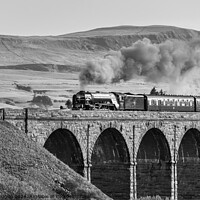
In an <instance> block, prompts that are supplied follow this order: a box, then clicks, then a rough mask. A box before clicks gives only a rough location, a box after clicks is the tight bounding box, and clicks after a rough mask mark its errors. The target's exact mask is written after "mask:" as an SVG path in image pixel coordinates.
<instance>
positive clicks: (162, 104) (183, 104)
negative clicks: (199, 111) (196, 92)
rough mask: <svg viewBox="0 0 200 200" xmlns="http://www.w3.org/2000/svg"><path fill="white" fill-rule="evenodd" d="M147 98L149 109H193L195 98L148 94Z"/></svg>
mask: <svg viewBox="0 0 200 200" xmlns="http://www.w3.org/2000/svg"><path fill="white" fill-rule="evenodd" d="M147 99H148V101H147V102H148V110H149V111H174V112H194V111H195V98H194V97H192V96H175V95H162V96H159V95H148V96H147ZM199 100H200V99H199Z"/></svg>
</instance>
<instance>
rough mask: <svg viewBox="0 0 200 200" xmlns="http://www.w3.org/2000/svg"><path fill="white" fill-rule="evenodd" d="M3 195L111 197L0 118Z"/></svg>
mask: <svg viewBox="0 0 200 200" xmlns="http://www.w3.org/2000/svg"><path fill="white" fill-rule="evenodd" d="M0 199H13V200H14V199H20V200H21V199H29V200H30V199H34V200H37V199H69V200H78V199H91V200H92V199H93V200H94V199H97V200H101V199H102V200H107V199H110V198H109V197H107V196H106V195H105V194H103V193H102V192H101V191H100V190H99V189H97V188H96V187H95V186H93V185H91V184H90V183H88V182H87V181H86V180H85V179H84V178H83V177H81V176H80V175H78V174H76V173H75V172H74V171H73V170H71V169H70V168H69V167H68V166H66V165H64V164H63V163H62V162H61V161H59V160H58V159H56V158H55V157H54V156H53V155H51V154H50V153H49V152H48V151H47V150H45V149H44V148H43V147H41V146H39V145H38V144H37V143H35V142H33V141H31V140H30V139H29V138H28V137H27V136H26V135H25V134H24V133H23V132H21V131H19V130H18V129H17V128H15V127H14V126H12V125H10V124H9V123H7V122H3V121H2V122H0Z"/></svg>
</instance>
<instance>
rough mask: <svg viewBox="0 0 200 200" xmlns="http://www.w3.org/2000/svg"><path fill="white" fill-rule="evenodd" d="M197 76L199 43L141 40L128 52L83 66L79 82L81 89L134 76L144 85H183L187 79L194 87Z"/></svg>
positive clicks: (124, 50) (119, 52)
mask: <svg viewBox="0 0 200 200" xmlns="http://www.w3.org/2000/svg"><path fill="white" fill-rule="evenodd" d="M197 74H198V75H197ZM194 75H195V76H194ZM199 75H200V41H197V40H196V41H191V42H184V41H177V40H167V41H165V42H163V43H160V44H152V43H151V41H150V40H149V39H147V38H144V39H143V40H139V41H137V42H135V43H133V45H132V46H130V47H128V48H125V47H124V48H122V49H121V50H120V51H111V52H110V53H109V54H108V55H106V56H105V57H104V58H102V59H101V60H98V61H93V62H92V61H90V62H88V63H86V67H85V68H84V69H83V70H82V72H81V73H80V75H79V81H80V83H81V85H82V86H84V85H88V84H94V83H96V84H105V83H114V82H120V81H121V80H123V81H128V80H130V79H132V78H134V77H135V76H144V77H145V78H146V81H151V82H156V83H159V82H161V81H167V82H169V83H177V84H179V83H183V84H185V85H186V84H187V83H188V80H191V79H192V80H193V82H192V84H193V83H194V84H197V82H198V81H197V80H199V81H200V76H199ZM194 79H195V80H194ZM199 86H200V84H199Z"/></svg>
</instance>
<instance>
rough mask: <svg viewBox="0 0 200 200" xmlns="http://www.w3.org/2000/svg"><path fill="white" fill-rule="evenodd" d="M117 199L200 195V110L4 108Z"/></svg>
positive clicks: (3, 115) (10, 117)
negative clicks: (132, 110)
mask: <svg viewBox="0 0 200 200" xmlns="http://www.w3.org/2000/svg"><path fill="white" fill-rule="evenodd" d="M0 117H1V120H6V121H8V122H10V123H11V124H14V125H15V126H16V127H18V128H19V129H20V130H22V131H23V132H24V133H25V134H27V136H28V137H30V138H31V139H33V140H34V141H36V142H38V143H40V144H41V145H42V146H44V147H45V148H46V149H47V150H48V151H50V152H51V153H52V154H54V155H55V156H56V157H57V158H59V159H60V160H62V161H63V162H64V163H66V164H68V165H69V166H70V167H71V168H73V169H74V170H75V171H76V172H78V173H79V174H81V175H82V176H84V177H85V178H86V179H87V180H88V181H91V182H92V183H93V184H94V185H96V186H97V187H99V188H100V189H101V190H102V191H103V192H104V193H106V194H107V195H108V196H110V197H112V198H113V199H117V200H118V199H119V200H123V199H124V200H128V199H131V200H132V199H136V198H139V197H143V196H155V195H160V196H161V197H171V199H172V200H177V199H178V200H182V199H184V200H189V199H200V113H170V112H141V111H135V112H131V111H127V112H122V111H69V110H54V111H44V110H35V109H22V110H10V109H5V110H4V109H3V110H0Z"/></svg>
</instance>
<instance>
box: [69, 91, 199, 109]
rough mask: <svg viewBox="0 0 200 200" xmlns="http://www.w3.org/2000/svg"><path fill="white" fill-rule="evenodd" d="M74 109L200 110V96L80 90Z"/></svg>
mask: <svg viewBox="0 0 200 200" xmlns="http://www.w3.org/2000/svg"><path fill="white" fill-rule="evenodd" d="M72 109H74V110H79V109H83V110H96V109H109V110H130V111H169V112H200V97H197V96H179V95H145V94H131V93H118V92H86V91H80V92H78V93H77V94H74V95H73V99H72Z"/></svg>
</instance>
